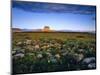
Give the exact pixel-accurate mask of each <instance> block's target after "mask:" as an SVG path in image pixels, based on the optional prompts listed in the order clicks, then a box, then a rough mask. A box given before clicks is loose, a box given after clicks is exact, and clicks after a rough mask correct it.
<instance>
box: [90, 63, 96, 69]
mask: <svg viewBox="0 0 100 75" xmlns="http://www.w3.org/2000/svg"><path fill="white" fill-rule="evenodd" d="M88 68H96V64H95V63H90V64H88Z"/></svg>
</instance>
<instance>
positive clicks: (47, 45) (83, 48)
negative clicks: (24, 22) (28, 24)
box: [12, 32, 96, 74]
mask: <svg viewBox="0 0 100 75" xmlns="http://www.w3.org/2000/svg"><path fill="white" fill-rule="evenodd" d="M12 61H13V63H12V64H13V66H12V67H13V73H14V74H23V73H41V72H56V71H73V70H89V69H96V36H95V34H93V33H86V32H12Z"/></svg>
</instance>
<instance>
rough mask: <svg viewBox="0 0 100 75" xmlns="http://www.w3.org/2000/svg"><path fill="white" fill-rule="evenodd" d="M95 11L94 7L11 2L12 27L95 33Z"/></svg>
mask: <svg viewBox="0 0 100 75" xmlns="http://www.w3.org/2000/svg"><path fill="white" fill-rule="evenodd" d="M95 11H96V7H95V6H86V5H73V4H56V3H42V2H21V1H13V3H12V27H13V28H21V29H43V28H44V26H49V27H50V29H52V30H72V31H95V18H96V12H95Z"/></svg>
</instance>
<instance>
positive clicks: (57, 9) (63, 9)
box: [12, 1, 96, 14]
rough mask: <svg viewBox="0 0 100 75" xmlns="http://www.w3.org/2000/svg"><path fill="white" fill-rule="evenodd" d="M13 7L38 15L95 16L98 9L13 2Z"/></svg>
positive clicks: (70, 5)
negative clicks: (71, 14) (69, 14)
mask: <svg viewBox="0 0 100 75" xmlns="http://www.w3.org/2000/svg"><path fill="white" fill-rule="evenodd" d="M12 7H13V8H18V9H22V10H24V11H29V12H38V13H74V14H95V13H96V7H95V6H88V5H74V4H57V3H43V2H25V1H12Z"/></svg>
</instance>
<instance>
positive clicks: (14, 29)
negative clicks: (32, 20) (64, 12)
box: [12, 28, 96, 34]
mask: <svg viewBox="0 0 100 75" xmlns="http://www.w3.org/2000/svg"><path fill="white" fill-rule="evenodd" d="M12 31H13V32H45V31H43V29H20V28H12ZM48 32H86V33H93V34H95V33H96V31H72V30H50V31H48Z"/></svg>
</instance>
